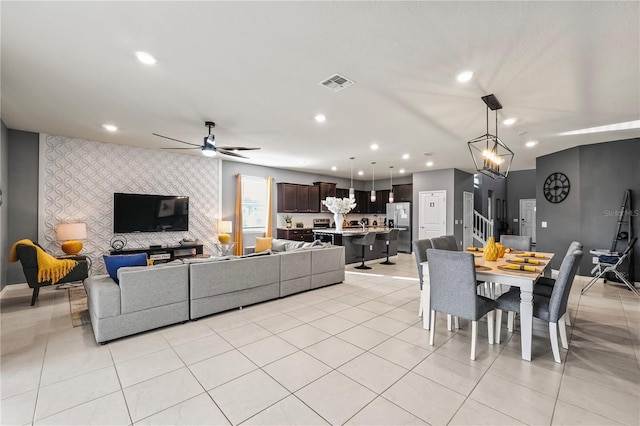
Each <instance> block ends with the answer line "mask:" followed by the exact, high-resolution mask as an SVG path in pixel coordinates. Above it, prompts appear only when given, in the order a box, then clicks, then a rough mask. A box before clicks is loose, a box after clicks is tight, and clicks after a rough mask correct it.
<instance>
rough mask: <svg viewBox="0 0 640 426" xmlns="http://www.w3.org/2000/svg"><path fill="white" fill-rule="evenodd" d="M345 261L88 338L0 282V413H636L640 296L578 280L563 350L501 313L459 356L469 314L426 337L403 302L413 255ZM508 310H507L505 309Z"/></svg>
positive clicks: (224, 417)
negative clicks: (497, 338)
mask: <svg viewBox="0 0 640 426" xmlns="http://www.w3.org/2000/svg"><path fill="white" fill-rule="evenodd" d="M394 260H395V261H396V265H393V266H387V265H380V264H379V263H377V262H369V264H370V265H371V266H373V269H371V270H369V271H365V273H361V272H360V271H358V270H355V269H353V267H352V266H348V267H347V274H346V280H345V282H344V283H342V284H337V285H334V286H330V287H326V288H322V289H318V290H314V291H310V292H306V293H303V294H298V295H293V296H290V297H286V298H284V299H279V300H274V301H270V302H266V303H261V304H258V305H255V306H250V307H246V308H244V309H241V310H234V311H230V312H226V313H222V314H218V315H213V316H210V317H207V318H203V319H200V320H199V321H195V322H189V323H186V324H179V325H175V326H171V327H166V328H163V329H160V330H155V331H151V332H147V333H143V334H140V335H137V336H131V337H128V338H124V339H120V340H117V341H114V342H111V343H109V344H107V345H103V346H101V345H97V344H96V343H95V340H94V337H93V333H92V330H91V327H90V326H84V327H76V328H73V327H72V326H71V322H70V316H69V302H68V296H67V292H66V291H62V290H55V289H44V290H43V291H41V294H40V299H39V302H38V303H37V305H36V306H34V307H30V306H29V302H30V289H28V288H27V287H26V286H24V285H16V286H10V287H9V288H7V289H6V290H5V293H4V296H3V297H2V300H1V308H2V313H1V316H0V320H1V333H2V334H1V358H0V359H1V391H2V392H1V398H2V400H1V405H0V410H1V411H0V420H1V423H2V424H3V425H14V424H15V425H27V424H36V425H41V424H43V425H44V424H78V425H80V424H81V425H88V424H108V425H132V424H136V425H137V424H140V425H143V424H147V425H151V424H153V425H161V424H167V425H177V424H190V425H200V424H201V425H205V424H254V425H257V424H271V425H284V424H297V425H302V424H309V425H317V424H353V425H374V424H376V425H397V424H433V425H441V424H442V425H444V424H451V425H478V424H491V425H516V424H529V425H546V424H564V425H571V424H575V425H578V424H580V425H584V424H589V425H605V424H615V425H618V424H626V425H638V424H639V423H640V418H639V411H640V409H639V406H640V404H639V403H640V367H639V364H638V358H639V355H640V337H639V336H640V334H639V332H638V328H639V327H640V299H638V298H637V297H635V296H634V295H633V294H631V293H630V292H629V291H627V290H625V289H624V288H621V287H617V286H610V285H602V284H597V285H596V286H594V287H593V288H592V289H591V290H590V291H589V292H588V293H587V294H586V295H585V296H581V295H580V289H581V288H582V286H583V284H584V278H578V279H577V280H576V282H575V283H574V286H573V290H572V294H571V298H570V314H571V317H572V322H573V324H574V327H572V328H571V329H570V330H569V332H570V339H571V340H570V349H569V350H568V351H565V350H562V349H561V352H562V359H563V364H556V363H555V362H553V357H552V354H551V348H550V344H549V340H548V331H547V324H546V323H543V322H538V321H536V322H535V323H534V341H533V360H532V361H531V362H526V361H523V360H521V359H520V335H519V333H518V332H516V333H515V334H510V333H508V332H507V330H506V327H503V328H502V344H500V345H489V344H488V343H487V342H486V336H487V331H486V323H483V324H481V325H480V327H479V330H480V336H481V338H480V339H479V343H478V352H477V360H476V361H470V360H469V350H470V337H469V327H468V324H467V323H466V322H465V321H462V329H460V330H456V331H454V332H448V331H447V330H446V321H444V318H443V317H439V319H438V327H437V335H436V346H433V347H432V346H430V345H429V341H428V332H427V331H425V330H423V329H422V327H421V323H420V320H419V318H418V316H417V311H418V282H417V278H416V277H417V271H416V265H415V261H414V258H413V256H412V255H406V254H400V255H399V256H398V257H397V258H394ZM504 320H505V321H506V315H505V316H504Z"/></svg>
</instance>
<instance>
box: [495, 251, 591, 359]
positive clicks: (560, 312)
mask: <svg viewBox="0 0 640 426" xmlns="http://www.w3.org/2000/svg"><path fill="white" fill-rule="evenodd" d="M581 260H582V251H580V250H574V251H573V252H571V253H569V254H567V255H566V256H565V258H564V259H563V260H562V265H560V270H559V272H558V278H557V279H556V282H555V285H554V286H553V291H552V292H551V296H550V297H545V296H541V295H537V294H534V295H533V316H534V317H536V318H539V319H541V320H544V321H548V322H549V337H550V340H551V350H552V352H553V359H554V360H555V361H556V362H557V363H558V364H560V363H561V362H562V361H561V360H560V350H559V348H558V328H559V329H560V339H561V340H562V347H563V348H565V349H568V348H569V342H568V340H567V332H566V327H565V318H564V316H565V314H566V312H567V304H568V300H569V292H570V291H571V285H572V284H573V279H574V277H575V275H576V272H577V270H578V266H579V265H580V261H581ZM495 302H496V306H497V309H498V313H497V316H496V324H497V325H496V343H500V331H501V330H500V328H501V325H502V311H503V310H504V311H512V312H520V289H519V288H517V287H512V288H511V290H509V291H508V292H506V293H505V294H503V295H501V296H500V297H498V298H497V299H496V301H495Z"/></svg>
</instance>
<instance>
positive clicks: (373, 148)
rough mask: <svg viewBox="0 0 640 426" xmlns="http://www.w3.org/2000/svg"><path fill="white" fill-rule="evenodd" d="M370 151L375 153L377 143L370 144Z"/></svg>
mask: <svg viewBox="0 0 640 426" xmlns="http://www.w3.org/2000/svg"><path fill="white" fill-rule="evenodd" d="M371 149H372V150H374V151H375V150H376V149H378V144H377V143H372V144H371Z"/></svg>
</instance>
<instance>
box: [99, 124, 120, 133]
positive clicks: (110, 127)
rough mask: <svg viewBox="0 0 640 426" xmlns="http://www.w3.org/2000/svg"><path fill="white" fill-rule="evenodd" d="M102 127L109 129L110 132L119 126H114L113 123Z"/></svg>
mask: <svg viewBox="0 0 640 426" xmlns="http://www.w3.org/2000/svg"><path fill="white" fill-rule="evenodd" d="M102 128H103V129H105V130H108V131H110V132H115V131H116V130H118V128H117V127H116V126H114V125H113V124H103V125H102Z"/></svg>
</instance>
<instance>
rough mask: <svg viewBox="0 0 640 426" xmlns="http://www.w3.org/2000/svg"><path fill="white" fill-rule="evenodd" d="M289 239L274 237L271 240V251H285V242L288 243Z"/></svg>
mask: <svg viewBox="0 0 640 426" xmlns="http://www.w3.org/2000/svg"><path fill="white" fill-rule="evenodd" d="M287 243H288V241H287V240H281V239H278V238H274V239H273V240H272V241H271V251H273V252H274V253H277V252H280V251H284V250H285V244H287Z"/></svg>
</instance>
